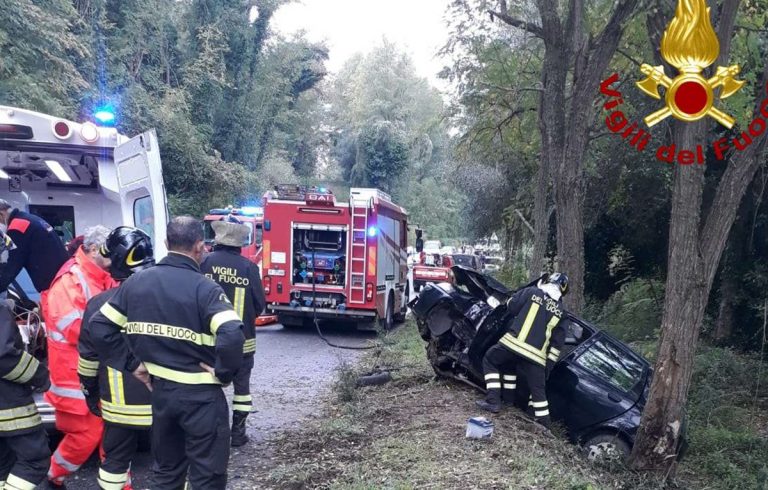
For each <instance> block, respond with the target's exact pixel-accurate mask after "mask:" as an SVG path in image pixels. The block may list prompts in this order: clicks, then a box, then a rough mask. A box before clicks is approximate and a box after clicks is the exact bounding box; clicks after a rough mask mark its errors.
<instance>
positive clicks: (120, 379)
mask: <svg viewBox="0 0 768 490" xmlns="http://www.w3.org/2000/svg"><path fill="white" fill-rule="evenodd" d="M116 291H117V289H110V290H107V291H104V292H103V293H101V294H99V295H96V296H95V297H94V298H93V299H91V300H90V301H89V302H88V305H87V306H86V308H85V314H84V315H83V325H82V329H81V330H80V341H79V343H78V346H77V348H78V351H79V354H80V359H79V361H78V364H77V373H78V374H79V375H80V382H81V384H82V386H83V389H84V390H86V389H87V390H88V391H89V392H90V391H91V390H95V393H94V396H95V395H96V394H98V396H99V399H100V400H101V414H102V418H103V419H104V422H105V423H107V424H113V425H119V426H123V427H128V428H134V429H135V428H145V429H148V428H149V427H151V426H152V405H151V398H150V392H149V390H148V389H147V387H146V386H144V384H143V383H142V382H141V381H139V380H138V379H136V377H134V376H133V375H132V374H131V373H128V372H126V371H125V369H124V365H125V355H118V356H112V357H107V356H106V355H103V354H100V353H99V352H98V350H97V349H96V346H95V344H94V342H93V338H92V335H91V323H90V319H91V318H93V315H95V314H96V313H97V312H98V311H99V309H100V308H101V307H102V306H104V304H105V303H106V302H107V301H109V299H110V298H111V297H112V296H113V295H114V294H115V292H116ZM122 354H125V353H122Z"/></svg>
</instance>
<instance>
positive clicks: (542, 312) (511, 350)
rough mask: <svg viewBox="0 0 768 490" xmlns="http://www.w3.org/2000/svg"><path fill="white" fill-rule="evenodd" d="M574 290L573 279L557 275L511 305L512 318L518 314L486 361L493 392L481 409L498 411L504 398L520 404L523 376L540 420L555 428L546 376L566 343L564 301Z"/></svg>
mask: <svg viewBox="0 0 768 490" xmlns="http://www.w3.org/2000/svg"><path fill="white" fill-rule="evenodd" d="M567 291H568V276H566V275H565V274H561V273H554V274H551V275H550V276H549V277H548V278H547V280H546V281H544V282H539V284H538V285H537V286H531V287H528V288H525V289H522V290H520V291H518V292H517V293H515V294H514V295H513V296H512V297H511V298H510V299H509V301H508V302H507V314H509V315H510V316H514V319H513V320H512V321H511V322H510V323H509V325H508V327H507V332H506V333H505V334H504V336H502V337H501V340H499V342H498V343H497V344H496V345H494V346H493V347H491V348H490V349H488V351H487V352H486V353H485V356H484V357H483V373H484V375H485V387H486V389H487V393H486V397H485V399H484V400H478V402H477V406H478V407H480V408H482V409H484V410H488V411H490V412H493V413H497V412H499V410H500V409H501V400H502V390H503V392H504V396H503V398H504V400H506V401H509V402H512V403H514V400H515V389H516V388H517V377H518V376H520V378H522V379H524V380H525V382H526V384H527V386H528V389H529V390H530V395H531V401H530V403H529V405H532V407H533V415H534V417H535V419H536V421H537V422H539V423H541V424H543V425H545V426H549V421H550V418H549V404H548V402H547V393H546V386H545V385H546V378H547V376H548V375H549V371H550V370H551V369H552V366H554V364H555V362H557V359H558V357H559V356H560V349H561V348H562V346H563V343H564V342H565V325H564V322H562V321H561V319H562V318H563V310H562V302H561V301H560V299H561V297H562V296H563V295H564V294H565V293H566V292H567Z"/></svg>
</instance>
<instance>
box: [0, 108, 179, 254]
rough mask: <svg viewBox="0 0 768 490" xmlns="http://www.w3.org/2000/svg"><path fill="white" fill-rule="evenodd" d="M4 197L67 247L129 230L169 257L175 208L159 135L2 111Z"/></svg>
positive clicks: (0, 185) (0, 179)
mask: <svg viewBox="0 0 768 490" xmlns="http://www.w3.org/2000/svg"><path fill="white" fill-rule="evenodd" d="M0 198H2V199H5V200H6V201H8V202H9V203H10V204H11V205H13V206H15V207H17V208H19V209H22V210H25V211H28V212H30V213H32V214H36V215H38V216H40V217H41V218H43V219H45V220H46V221H47V222H48V223H49V224H50V225H51V226H53V227H54V229H55V230H56V232H57V233H58V234H59V236H60V237H61V239H62V241H64V242H67V241H69V240H71V239H72V238H74V237H76V236H78V235H82V234H83V232H84V231H85V229H86V228H88V227H90V226H94V225H104V226H107V227H109V228H114V227H116V226H120V225H130V226H135V227H137V228H140V229H142V230H144V231H145V232H147V233H148V234H149V236H151V237H152V244H153V245H154V249H155V255H156V256H157V258H158V259H159V258H161V257H164V256H165V255H166V248H165V227H166V224H167V222H168V209H167V202H166V195H165V187H164V184H163V174H162V164H161V162H160V152H159V149H158V145H157V136H156V134H155V131H154V130H152V131H147V132H145V133H142V134H139V135H137V136H135V137H133V138H129V137H127V136H124V135H121V134H119V133H118V132H117V130H116V129H115V128H110V127H99V126H97V125H96V124H94V123H92V122H83V123H79V122H75V121H69V120H66V119H62V118H59V117H55V116H50V115H46V114H41V113H39V112H33V111H27V110H24V109H17V108H14V107H7V106H0Z"/></svg>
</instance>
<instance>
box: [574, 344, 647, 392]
mask: <svg viewBox="0 0 768 490" xmlns="http://www.w3.org/2000/svg"><path fill="white" fill-rule="evenodd" d="M575 363H576V364H577V365H579V366H581V367H582V368H584V369H586V370H587V371H589V372H591V373H592V374H594V375H595V376H597V377H598V378H600V379H602V380H604V381H606V382H608V383H609V384H611V385H613V386H615V387H616V388H619V389H620V390H623V391H630V390H632V388H633V387H634V386H635V385H636V384H637V383H638V382H640V377H641V376H642V374H643V366H642V364H640V363H639V362H638V361H636V360H635V359H633V358H632V357H630V356H629V355H627V354H626V353H624V352H623V351H622V350H621V349H619V348H617V347H616V346H615V345H613V344H611V343H610V342H609V341H606V340H605V339H602V340H598V341H597V342H595V343H594V344H593V345H592V346H591V347H590V348H589V349H587V350H586V351H585V352H584V353H583V354H582V355H580V356H579V357H578V358H577V359H576V361H575Z"/></svg>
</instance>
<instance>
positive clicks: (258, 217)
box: [203, 206, 264, 267]
mask: <svg viewBox="0 0 768 490" xmlns="http://www.w3.org/2000/svg"><path fill="white" fill-rule="evenodd" d="M230 215H232V216H234V217H235V218H237V220H238V221H240V222H241V223H243V224H244V225H246V226H247V227H248V228H250V229H251V232H250V233H249V234H248V240H247V241H246V243H245V245H243V248H242V250H241V251H240V254H241V255H242V256H243V257H245V258H247V259H248V260H250V261H252V262H255V263H256V264H257V265H258V266H259V267H261V258H262V256H261V252H262V248H261V245H262V235H263V228H262V224H263V222H264V208H262V207H255V206H254V207H250V206H246V207H242V208H234V207H232V206H228V207H226V208H219V209H211V210H210V211H209V212H208V214H207V215H205V218H204V219H203V224H204V225H205V244H206V245H207V246H208V247H209V248H210V247H211V246H212V245H213V242H214V238H215V237H216V233H214V231H213V228H212V227H211V223H213V222H214V221H220V220H221V219H223V218H226V217H227V216H230Z"/></svg>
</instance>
